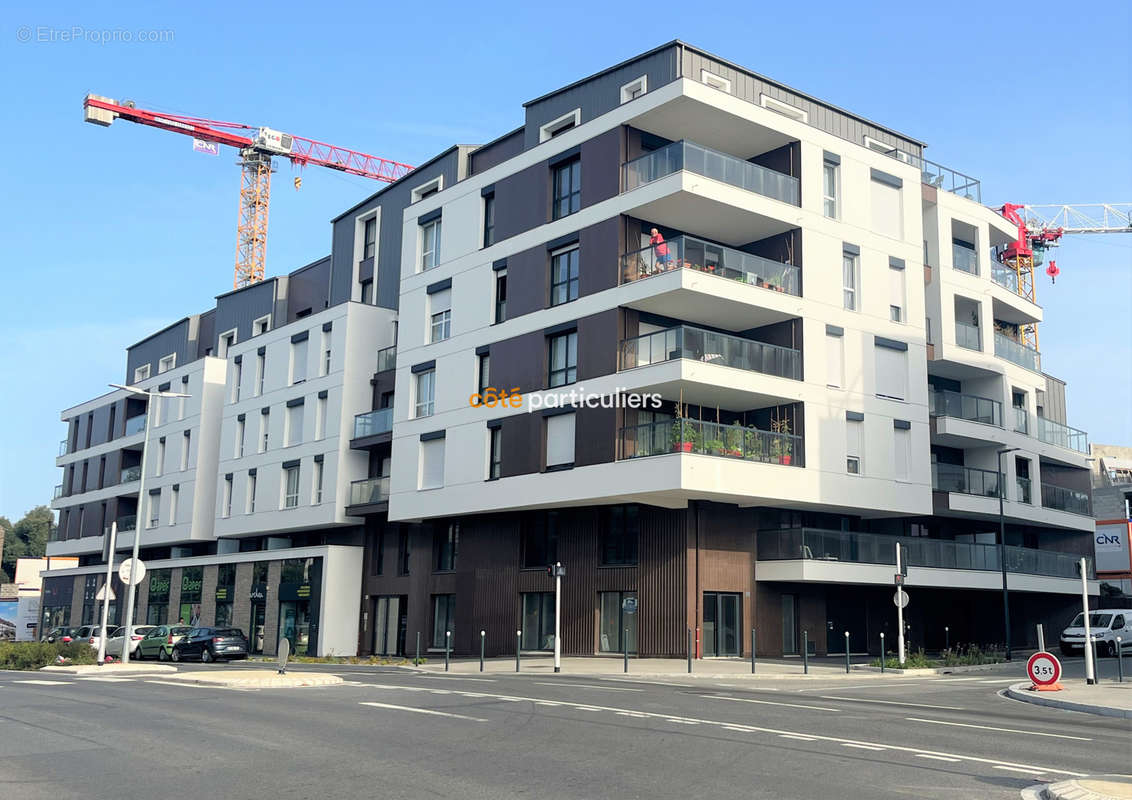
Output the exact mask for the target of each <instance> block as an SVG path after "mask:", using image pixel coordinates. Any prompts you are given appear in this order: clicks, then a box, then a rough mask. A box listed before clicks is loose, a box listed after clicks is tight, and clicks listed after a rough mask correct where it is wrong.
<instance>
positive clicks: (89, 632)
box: [71, 625, 114, 650]
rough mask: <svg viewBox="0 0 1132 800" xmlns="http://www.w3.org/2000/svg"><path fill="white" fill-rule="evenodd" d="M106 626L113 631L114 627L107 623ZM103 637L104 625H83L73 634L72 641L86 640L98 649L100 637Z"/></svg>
mask: <svg viewBox="0 0 1132 800" xmlns="http://www.w3.org/2000/svg"><path fill="white" fill-rule="evenodd" d="M106 627H107V628H110V631H111V632H113V630H114V629H113V628H111V627H110V626H109V625H107V626H106ZM101 638H102V627H101V626H99V625H83V626H81V627H79V628H77V629H76V630H75V632H74V633H73V634H72V635H71V639H72V641H75V642H81V641H83V640H85V641H86V643H87V644H89V645H90V646H91V647H93V648H94V649H95V650H97V649H98V643H99V639H101Z"/></svg>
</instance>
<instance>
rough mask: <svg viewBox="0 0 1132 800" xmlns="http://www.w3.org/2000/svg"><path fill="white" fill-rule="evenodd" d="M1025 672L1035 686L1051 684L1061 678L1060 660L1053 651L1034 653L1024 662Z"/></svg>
mask: <svg viewBox="0 0 1132 800" xmlns="http://www.w3.org/2000/svg"><path fill="white" fill-rule="evenodd" d="M1026 674H1027V675H1029V676H1030V680H1032V681H1033V682H1034V685H1035V686H1052V685H1053V684H1055V683H1057V682H1058V681H1059V680H1061V662H1060V661H1058V660H1057V656H1055V655H1054V654H1053V653H1046V652H1038V653H1034V654H1033V655H1032V656H1030V659H1029V660H1028V661H1027V662H1026Z"/></svg>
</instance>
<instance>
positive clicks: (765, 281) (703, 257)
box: [621, 236, 801, 297]
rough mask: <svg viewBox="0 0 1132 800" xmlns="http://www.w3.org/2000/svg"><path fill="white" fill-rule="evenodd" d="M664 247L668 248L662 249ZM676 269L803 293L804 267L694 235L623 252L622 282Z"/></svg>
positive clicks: (795, 293)
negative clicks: (802, 276) (662, 250)
mask: <svg viewBox="0 0 1132 800" xmlns="http://www.w3.org/2000/svg"><path fill="white" fill-rule="evenodd" d="M661 247H663V248H664V251H666V252H661ZM674 269H694V270H696V271H698V272H706V273H708V274H709V275H719V276H720V277H723V278H730V279H731V280H735V281H739V282H740V283H746V284H748V285H750V286H757V287H759V288H762V289H768V290H770V291H778V292H783V293H785V294H792V295H794V296H795V297H797V296H798V295H800V294H801V278H800V276H801V270H799V269H798V268H797V267H795V266H792V265H790V264H783V263H781V262H778V261H772V260H771V259H769V258H763V257H762V256H756V255H753V254H751V253H744V252H743V251H742V250H736V249H735V248H733V247H724V246H723V245H720V244H713V243H711V242H708V241H704V240H703V239H697V238H696V237H694V236H674V237H672V239H671V240H669V241H667V242H665V243H664V244H663V245H656V246H653V245H650V246H648V247H642V248H641V249H640V250H634V251H632V252H629V253H626V254H624V255H623V256H621V282H622V283H628V282H629V281H635V280H638V279H640V278H648V277H651V276H653V275H659V274H661V273H662V272H668V271H670V270H674Z"/></svg>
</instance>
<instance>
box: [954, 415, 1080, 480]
mask: <svg viewBox="0 0 1132 800" xmlns="http://www.w3.org/2000/svg"><path fill="white" fill-rule="evenodd" d="M1010 413H1011V414H1013V409H1011V410H1010ZM932 419H933V422H932V425H933V427H932V444H941V445H945V446H947V447H956V448H960V449H967V448H971V447H1017V448H1019V449H1020V450H1024V451H1026V452H1030V453H1036V454H1037V455H1039V456H1041V457H1042V459H1043V460H1046V461H1053V462H1056V463H1058V464H1063V465H1065V466H1068V467H1076V468H1077V469H1087V468H1088V466H1089V463H1088V460H1087V457H1086V456H1085V454H1084V453H1078V452H1077V451H1076V450H1069V449H1067V448H1065V447H1058V446H1057V445H1053V444H1048V443H1047V442H1043V441H1042V440H1041V439H1038V438H1036V437H1034V436H1029V435H1027V434H1024V433H1022V432H1020V431H1015V430H1007V429H1006V428H1000V427H998V426H997V425H989V424H986V423H982V422H973V421H971V420H966V419H962V418H960V417H943V416H940V417H933V418H932ZM1010 419H1013V417H1010ZM1031 424H1033V420H1031Z"/></svg>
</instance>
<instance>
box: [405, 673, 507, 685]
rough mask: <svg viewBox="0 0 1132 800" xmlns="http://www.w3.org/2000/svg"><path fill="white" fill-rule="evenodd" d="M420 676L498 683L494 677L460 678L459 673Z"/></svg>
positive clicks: (424, 676)
mask: <svg viewBox="0 0 1132 800" xmlns="http://www.w3.org/2000/svg"><path fill="white" fill-rule="evenodd" d="M420 677H422V678H440V679H441V680H446V681H475V682H476V683H498V681H497V680H496V679H495V678H461V677H460V676H459V675H421V676H420Z"/></svg>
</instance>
